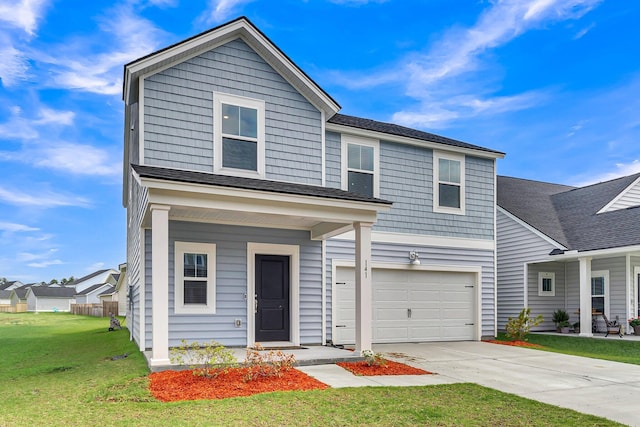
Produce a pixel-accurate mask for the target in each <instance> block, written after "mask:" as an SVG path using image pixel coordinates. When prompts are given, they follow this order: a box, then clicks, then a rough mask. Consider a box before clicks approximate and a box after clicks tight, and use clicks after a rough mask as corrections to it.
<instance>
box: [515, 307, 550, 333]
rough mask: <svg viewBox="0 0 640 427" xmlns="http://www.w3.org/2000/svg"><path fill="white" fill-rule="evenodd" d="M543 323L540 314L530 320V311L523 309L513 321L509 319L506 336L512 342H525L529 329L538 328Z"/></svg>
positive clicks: (526, 308)
mask: <svg viewBox="0 0 640 427" xmlns="http://www.w3.org/2000/svg"><path fill="white" fill-rule="evenodd" d="M543 321H544V318H543V317H542V314H538V315H537V316H536V317H535V318H533V319H532V318H531V309H530V308H528V307H525V308H523V309H522V311H520V314H519V315H518V317H516V318H515V319H514V318H512V317H509V320H508V321H507V326H506V332H507V336H508V337H509V338H511V339H513V340H519V341H526V340H527V335H529V332H530V331H531V328H532V327H534V326H538V325H539V324H540V323H542V322H543Z"/></svg>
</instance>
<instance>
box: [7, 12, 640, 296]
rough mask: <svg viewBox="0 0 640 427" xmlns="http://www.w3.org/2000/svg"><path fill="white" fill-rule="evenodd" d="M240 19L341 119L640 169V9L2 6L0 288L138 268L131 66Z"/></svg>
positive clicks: (530, 165)
mask: <svg viewBox="0 0 640 427" xmlns="http://www.w3.org/2000/svg"><path fill="white" fill-rule="evenodd" d="M240 15H244V16H247V17H248V18H249V19H251V20H252V22H253V23H254V24H255V25H256V26H258V28H260V29H261V30H262V31H263V32H264V33H265V34H266V35H267V36H268V37H269V38H270V39H271V40H272V41H273V42H274V43H275V44H276V45H277V46H278V47H280V48H281V49H282V50H283V51H284V52H285V53H286V54H287V55H288V56H289V57H290V58H291V59H292V60H293V61H294V62H296V64H297V65H298V66H299V67H301V68H302V69H303V70H304V71H305V72H306V73H307V74H308V75H310V76H311V77H312V78H313V79H314V80H315V81H316V82H317V83H318V84H319V85H320V86H321V87H322V88H324V89H325V90H326V91H327V92H328V93H329V94H330V95H331V96H332V97H333V98H334V99H336V101H338V103H340V105H341V106H342V111H341V112H342V113H344V114H351V115H356V116H360V117H366V118H372V119H376V120H381V121H391V122H395V123H399V124H403V125H406V126H410V127H415V128H419V129H423V130H427V131H431V132H434V133H437V134H440V135H444V136H448V137H451V138H456V139H460V140H462V141H466V142H469V143H472V144H477V145H481V146H485V147H489V148H493V149H496V150H500V151H503V152H506V153H507V157H506V158H505V159H504V160H500V161H499V162H498V172H499V173H500V174H503V175H510V176H516V177H523V178H529V179H535V180H542V181H549V182H557V183H563V184H571V185H584V184H588V183H593V182H598V181H602V180H607V179H611V178H615V177H618V176H623V175H628V174H631V173H635V172H639V171H640V113H639V112H640V29H639V23H640V2H638V1H637V0H615V1H614V0H607V1H600V0H564V1H560V0H527V1H525V0H522V1H516V0H511V1H498V0H495V1H477V0H473V1H472V0H469V1H462V0H461V1H451V0H422V1H410V0H387V1H384V0H378V1H374V0H369V1H367V0H307V1H303V0H278V1H274V0H254V1H250V0H211V1H206V0H188V1H187V0H182V1H179V0H139V1H135V0H129V1H125V0H123V1H113V2H102V1H96V2H92V1H79V0H76V1H65V0H57V1H54V0H22V1H16V0H0V80H1V81H0V168H1V170H2V178H0V212H1V213H0V237H1V238H0V277H7V278H8V279H10V280H20V281H23V282H25V283H28V282H35V281H42V280H44V281H47V282H48V281H49V280H51V279H53V278H56V279H61V278H63V277H69V276H71V275H73V276H75V277H79V276H82V275H85V274H88V273H90V272H93V271H95V270H98V269H101V268H117V266H118V264H119V263H122V262H124V261H125V257H126V249H125V211H124V209H123V207H122V203H121V190H122V189H121V179H122V178H121V175H122V144H123V124H122V121H123V102H122V95H121V90H122V72H123V65H124V64H125V63H128V62H130V61H132V60H134V59H136V58H139V57H141V56H144V55H146V54H148V53H150V52H153V51H155V50H157V49H160V48H162V47H165V46H167V45H170V44H173V43H176V42H179V41H181V40H183V39H185V38H187V37H190V36H192V35H194V34H197V33H199V32H202V31H205V30H207V29H209V28H212V27H214V26H217V25H219V24H221V23H224V22H226V21H228V20H231V19H234V18H236V17H238V16H240Z"/></svg>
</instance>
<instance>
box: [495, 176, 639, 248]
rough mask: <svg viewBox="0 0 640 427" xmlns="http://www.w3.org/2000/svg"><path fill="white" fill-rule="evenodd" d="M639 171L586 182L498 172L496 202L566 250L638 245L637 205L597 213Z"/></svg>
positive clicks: (635, 177) (636, 177)
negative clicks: (567, 182)
mask: <svg viewBox="0 0 640 427" xmlns="http://www.w3.org/2000/svg"><path fill="white" fill-rule="evenodd" d="M639 178H640V174H635V175H630V176H627V177H622V178H618V179H614V180H611V181H605V182H601V183H597V184H593V185H589V186H585V187H579V188H576V187H570V186H563V185H559V184H549V183H543V182H538V181H529V180H523V179H518V178H510V177H502V176H500V177H498V186H497V189H498V198H497V200H498V205H499V206H500V207H502V208H503V209H505V210H506V211H508V212H510V213H511V214H512V215H514V216H516V217H517V218H519V219H521V220H522V221H524V222H526V223H527V224H529V225H531V226H532V227H534V228H535V229H537V230H540V231H541V232H543V233H544V234H546V235H547V236H549V237H550V238H552V239H553V240H555V241H557V242H559V243H562V244H563V245H564V246H566V247H567V248H568V249H569V250H578V251H591V250H598V249H611V248H619V247H627V246H635V245H640V227H638V224H640V206H639V207H632V208H626V209H618V210H613V211H608V212H604V213H600V212H601V210H602V208H603V206H605V205H607V203H609V202H611V200H612V199H614V198H615V195H618V194H620V193H622V192H624V191H625V189H628V188H630V186H631V184H632V183H635V182H637V180H638V179H639Z"/></svg>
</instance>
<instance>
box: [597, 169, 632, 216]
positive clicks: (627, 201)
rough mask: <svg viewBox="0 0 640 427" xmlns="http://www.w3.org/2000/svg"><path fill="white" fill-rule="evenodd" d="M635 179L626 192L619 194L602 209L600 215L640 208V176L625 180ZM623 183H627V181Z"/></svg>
mask: <svg viewBox="0 0 640 427" xmlns="http://www.w3.org/2000/svg"><path fill="white" fill-rule="evenodd" d="M634 177H635V179H634V180H633V181H632V182H631V183H630V184H629V185H628V186H627V187H626V188H625V189H624V190H622V191H621V192H620V193H618V194H617V195H616V196H615V197H614V198H613V200H611V201H610V202H609V203H607V205H606V206H605V207H603V208H602V209H600V211H599V212H598V213H599V214H600V213H606V212H613V211H617V210H620V209H629V208H633V207H637V206H640V174H636V175H631V176H630V177H625V178H627V179H630V178H634ZM622 182H623V183H626V181H622Z"/></svg>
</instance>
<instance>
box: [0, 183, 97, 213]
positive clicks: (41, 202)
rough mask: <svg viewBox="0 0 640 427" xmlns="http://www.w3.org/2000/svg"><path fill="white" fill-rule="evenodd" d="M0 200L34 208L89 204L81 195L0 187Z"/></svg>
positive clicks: (84, 206)
mask: <svg viewBox="0 0 640 427" xmlns="http://www.w3.org/2000/svg"><path fill="white" fill-rule="evenodd" d="M0 200H2V201H4V202H5V203H8V204H10V205H15V206H30V207H36V208H42V209H46V208H56V207H63V206H76V207H83V208H87V207H89V206H90V205H91V204H90V202H89V201H88V200H87V199H85V198H83V197H75V196H69V195H65V194H60V193H56V192H53V191H40V192H38V191H34V190H33V188H29V189H28V190H17V189H8V188H6V187H0Z"/></svg>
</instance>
